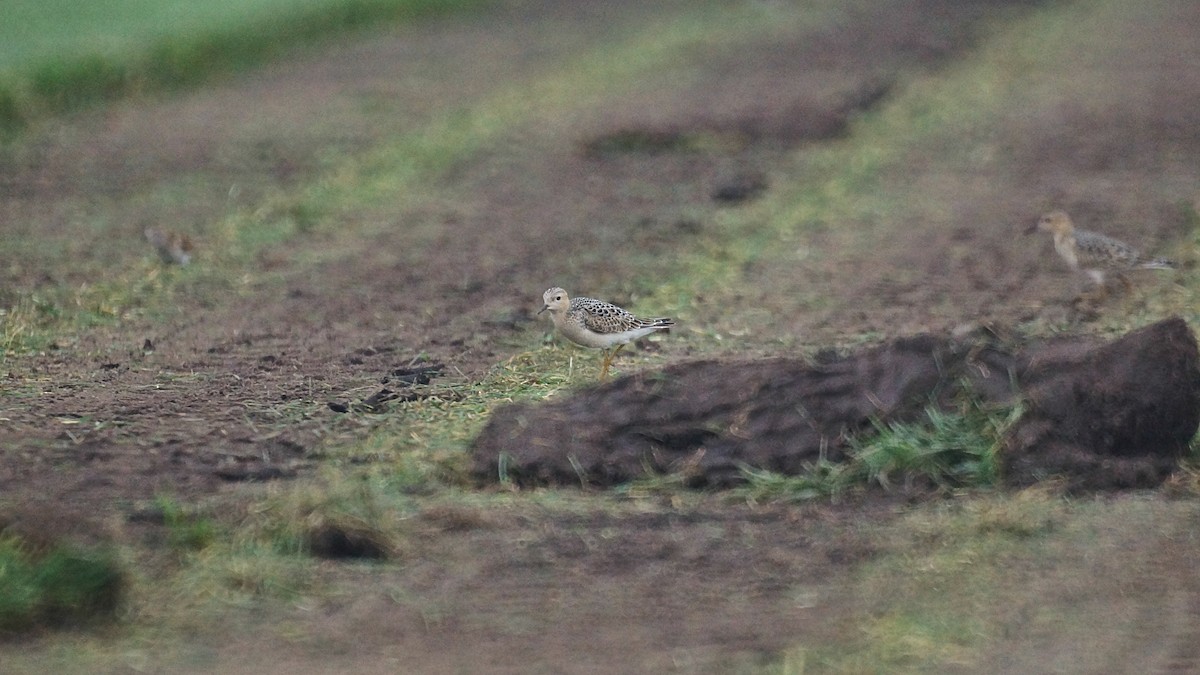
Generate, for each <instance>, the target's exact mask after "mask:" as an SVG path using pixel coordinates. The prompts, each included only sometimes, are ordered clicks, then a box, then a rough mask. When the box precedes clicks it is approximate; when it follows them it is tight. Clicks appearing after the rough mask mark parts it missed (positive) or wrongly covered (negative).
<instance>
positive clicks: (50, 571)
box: [0, 534, 126, 633]
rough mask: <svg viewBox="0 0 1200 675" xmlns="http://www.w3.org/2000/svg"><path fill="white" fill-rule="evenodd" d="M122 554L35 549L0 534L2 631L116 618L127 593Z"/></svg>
mask: <svg viewBox="0 0 1200 675" xmlns="http://www.w3.org/2000/svg"><path fill="white" fill-rule="evenodd" d="M125 588H126V580H125V573H124V571H123V569H122V567H121V565H120V563H119V562H118V560H117V558H116V556H115V555H114V554H112V553H110V552H105V551H83V550H76V549H73V548H69V547H66V546H54V547H52V548H50V549H49V550H35V547H31V546H29V545H28V544H26V543H25V542H24V541H23V540H22V539H21V538H19V537H16V536H13V535H9V534H5V535H0V632H7V633H19V632H27V631H30V630H34V629H37V628H40V627H44V626H61V625H77V624H82V623H87V622H91V621H95V620H99V619H104V618H112V617H113V616H114V615H115V613H116V611H117V609H118V608H119V607H120V605H121V602H122V599H123V597H124V594H125Z"/></svg>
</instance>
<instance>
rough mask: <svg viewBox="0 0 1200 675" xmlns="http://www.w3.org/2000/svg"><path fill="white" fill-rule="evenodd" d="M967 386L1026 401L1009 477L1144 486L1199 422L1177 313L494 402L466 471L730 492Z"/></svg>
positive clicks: (1190, 347)
mask: <svg viewBox="0 0 1200 675" xmlns="http://www.w3.org/2000/svg"><path fill="white" fill-rule="evenodd" d="M966 395H971V396H975V397H977V398H978V400H979V401H980V402H981V403H982V404H983V405H1014V404H1015V401H1016V400H1017V399H1021V400H1022V401H1023V402H1024V405H1025V406H1027V407H1028V410H1027V411H1026V412H1025V413H1024V414H1022V415H1021V417H1020V418H1019V419H1017V420H1016V421H1015V422H1014V423H1013V425H1012V428H1011V429H1010V430H1009V432H1008V436H1007V437H1006V438H1005V440H1004V443H1005V447H1004V448H1003V450H1002V451H1001V453H1000V459H1001V461H1002V463H1003V464H1004V465H1005V467H1006V471H1005V472H1004V473H1005V475H1004V479H1005V481H1006V482H1007V483H1009V484H1012V485H1016V486H1029V485H1033V484H1035V483H1037V482H1038V481H1039V480H1060V481H1062V482H1063V484H1064V486H1065V487H1066V488H1067V489H1068V490H1070V491H1072V492H1075V493H1078V492H1082V491H1092V490H1111V489H1130V488H1154V487H1158V486H1159V485H1161V484H1162V482H1163V481H1164V480H1166V479H1167V478H1168V477H1169V476H1170V475H1171V474H1172V472H1173V471H1175V470H1176V469H1177V468H1178V466H1179V460H1180V458H1181V457H1183V456H1184V454H1185V453H1186V452H1187V449H1188V443H1190V442H1191V440H1192V438H1193V437H1194V436H1195V435H1196V431H1197V425H1200V353H1198V352H1197V348H1196V338H1195V336H1193V335H1192V331H1191V329H1190V328H1188V326H1187V324H1186V323H1185V322H1184V321H1183V320H1182V319H1180V318H1178V317H1175V318H1172V319H1167V320H1164V321H1160V322H1158V323H1155V324H1153V325H1150V326H1147V327H1145V328H1142V329H1140V330H1136V331H1133V332H1131V333H1129V334H1128V335H1125V336H1122V337H1121V338H1119V339H1117V340H1113V341H1112V342H1109V343H1106V344H1097V343H1096V342H1095V341H1094V340H1087V339H1084V338H1078V337H1076V338H1065V339H1061V338H1060V339H1057V340H1050V341H1040V342H1038V343H1035V344H1032V345H1026V346H1021V347H1013V346H1011V345H1005V344H1004V343H1003V341H1001V340H996V339H994V337H993V336H990V335H984V336H977V337H975V338H973V339H966V338H960V339H952V338H946V337H938V336H933V335H920V336H916V337H912V338H901V339H897V340H894V341H890V342H888V343H886V344H884V345H881V346H878V347H872V348H870V349H864V350H861V351H859V352H857V353H852V354H848V355H844V356H838V357H834V358H830V359H827V360H825V361H824V362H819V363H809V362H807V361H804V360H799V359H788V358H775V359H756V360H751V361H734V360H725V361H688V362H685V363H680V364H677V365H674V366H670V367H668V368H665V369H662V370H646V371H643V372H640V373H638V374H636V375H632V376H629V377H624V378H621V379H619V380H617V381H615V382H611V383H607V384H604V385H600V386H596V387H591V388H588V389H585V390H583V391H581V392H578V393H576V394H574V395H571V396H567V397H564V398H563V399H562V400H556V401H552V402H548V403H547V402H543V403H538V404H530V403H514V404H510V405H507V406H504V407H501V408H498V409H497V410H495V411H494V412H493V413H492V416H491V419H490V420H489V421H488V424H487V426H486V427H485V428H484V430H483V432H482V433H480V434H479V437H478V438H476V439H475V442H474V444H473V445H472V447H471V456H472V471H473V473H474V475H475V477H476V479H477V480H479V481H480V482H483V483H487V482H496V481H497V480H500V477H501V474H503V477H504V479H505V480H508V481H511V482H513V483H515V484H516V485H519V486H525V487H527V486H536V485H576V484H579V483H585V484H587V485H595V486H600V487H611V486H614V485H619V484H621V483H627V482H629V481H631V480H634V479H636V478H638V477H642V476H644V475H645V474H646V473H647V471H649V472H651V473H679V474H682V475H683V476H685V478H686V480H687V481H688V483H689V484H690V485H692V486H694V487H705V486H720V487H728V486H730V485H734V484H738V483H742V482H744V480H745V479H744V476H743V473H742V467H748V468H751V469H767V470H770V471H777V472H780V473H784V474H788V475H797V474H802V473H804V472H805V471H806V470H808V467H814V466H817V465H819V464H820V462H821V461H823V460H828V461H831V462H844V461H845V459H846V453H847V450H848V449H849V439H850V438H851V437H853V436H855V435H859V434H861V433H862V432H863V431H865V430H867V429H869V428H870V426H871V424H873V423H875V424H894V423H901V422H912V421H914V420H916V419H919V418H921V417H922V416H923V415H924V413H925V409H926V408H927V407H928V406H931V405H940V406H941V407H943V408H948V409H953V407H954V406H955V405H961V401H962V400H963V398H964V396H966ZM904 482H905V483H908V482H909V481H908V480H907V479H905V480H904ZM916 487H917V488H918V490H927V489H928V488H929V487H931V486H924V485H919V486H916Z"/></svg>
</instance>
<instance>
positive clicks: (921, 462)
mask: <svg viewBox="0 0 1200 675" xmlns="http://www.w3.org/2000/svg"><path fill="white" fill-rule="evenodd" d="M1021 412H1022V407H1021V406H1019V405H1018V406H1015V407H1012V408H1007V409H998V408H985V407H984V406H982V405H980V404H978V403H974V402H968V403H964V404H963V406H962V407H961V408H960V409H959V410H957V411H953V412H944V411H941V410H938V409H937V408H934V407H929V408H927V409H926V411H925V417H926V419H925V420H924V421H921V422H912V423H900V422H892V423H889V424H883V423H880V422H874V423H873V429H874V433H873V434H860V435H858V436H856V437H854V438H852V439H851V440H850V450H849V452H848V453H847V454H848V458H847V459H846V460H845V461H843V462H831V461H826V460H822V461H821V462H819V463H817V464H814V465H812V466H810V467H808V471H807V472H806V473H804V474H801V475H798V476H785V475H782V474H779V473H775V472H772V471H765V470H759V469H754V468H751V467H745V466H744V467H742V476H743V477H744V478H745V480H746V485H745V486H743V487H740V488H737V489H735V490H734V491H733V494H734V495H736V496H737V497H738V498H740V499H745V500H747V501H749V502H752V503H758V502H807V501H812V500H814V499H834V498H837V497H838V496H841V495H843V494H846V493H848V492H851V491H854V490H862V489H865V488H866V487H868V486H871V485H878V486H880V487H882V488H883V489H884V490H889V491H890V490H893V489H897V488H898V487H899V486H903V490H904V491H905V492H910V491H912V490H914V489H930V488H933V489H936V490H939V491H944V490H950V489H955V488H963V487H988V486H992V485H995V484H996V481H997V480H998V478H999V465H998V461H997V458H996V453H997V451H998V450H999V448H1000V444H1001V442H1002V441H1003V439H1004V437H1005V434H1006V433H1007V432H1008V429H1009V428H1010V427H1011V426H1012V424H1013V423H1014V422H1016V421H1017V419H1018V418H1020V416H1021Z"/></svg>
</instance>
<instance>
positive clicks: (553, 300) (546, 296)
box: [538, 286, 571, 314]
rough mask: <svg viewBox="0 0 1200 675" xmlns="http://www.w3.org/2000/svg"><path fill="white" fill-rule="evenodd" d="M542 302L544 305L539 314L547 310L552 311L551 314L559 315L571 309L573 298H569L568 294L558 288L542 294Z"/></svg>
mask: <svg viewBox="0 0 1200 675" xmlns="http://www.w3.org/2000/svg"><path fill="white" fill-rule="evenodd" d="M542 302H543V303H544V304H543V305H542V308H541V309H539V310H538V314H541V313H542V312H544V311H546V310H550V313H551V314H557V313H558V312H562V311H564V310H567V309H570V307H571V298H569V297H567V292H566V291H564V290H563V289H561V288H559V287H558V286H555V287H554V288H550V289H547V290H546V292H545V293H542Z"/></svg>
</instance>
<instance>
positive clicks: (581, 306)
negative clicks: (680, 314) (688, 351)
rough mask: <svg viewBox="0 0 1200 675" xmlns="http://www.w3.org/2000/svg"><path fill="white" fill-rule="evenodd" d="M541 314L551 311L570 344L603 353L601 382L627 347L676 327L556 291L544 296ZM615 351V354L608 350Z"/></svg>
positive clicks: (559, 330)
mask: <svg viewBox="0 0 1200 675" xmlns="http://www.w3.org/2000/svg"><path fill="white" fill-rule="evenodd" d="M542 301H543V303H544V304H543V305H542V308H541V309H540V310H538V314H541V313H542V312H545V311H547V310H549V312H550V318H551V319H552V320H553V321H554V327H555V328H557V329H558V332H560V333H562V334H563V337H565V338H567V339H568V340H570V341H571V342H574V343H575V344H577V345H582V346H584V347H592V348H593V349H603V350H604V365H603V366H602V367H601V369H600V379H601V380H603V379H605V378H606V377H608V368H609V366H611V365H612V360H613V357H615V356H616V355H617V352H619V351H621V348H622V347H624V346H625V345H627V344H629V343H630V342H633V341H634V340H636V339H638V338H640V337H643V336H646V335H649V334H650V333H653V332H655V331H659V330H663V329H665V328H670V327H671V326H674V325H675V322H674V321H673V320H671V319H663V318H659V319H639V318H638V317H636V316H634V315H632V314H630V313H629V312H627V311H625V310H623V309H621V308H620V307H617V306H616V305H614V304H611V303H608V302H604V301H602V300H593V299H591V298H571V297H569V296H567V292H566V291H564V290H563V289H561V288H558V287H555V288H551V289H549V290H547V291H546V292H545V293H543V294H542ZM610 348H612V351H609V349H610Z"/></svg>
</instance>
